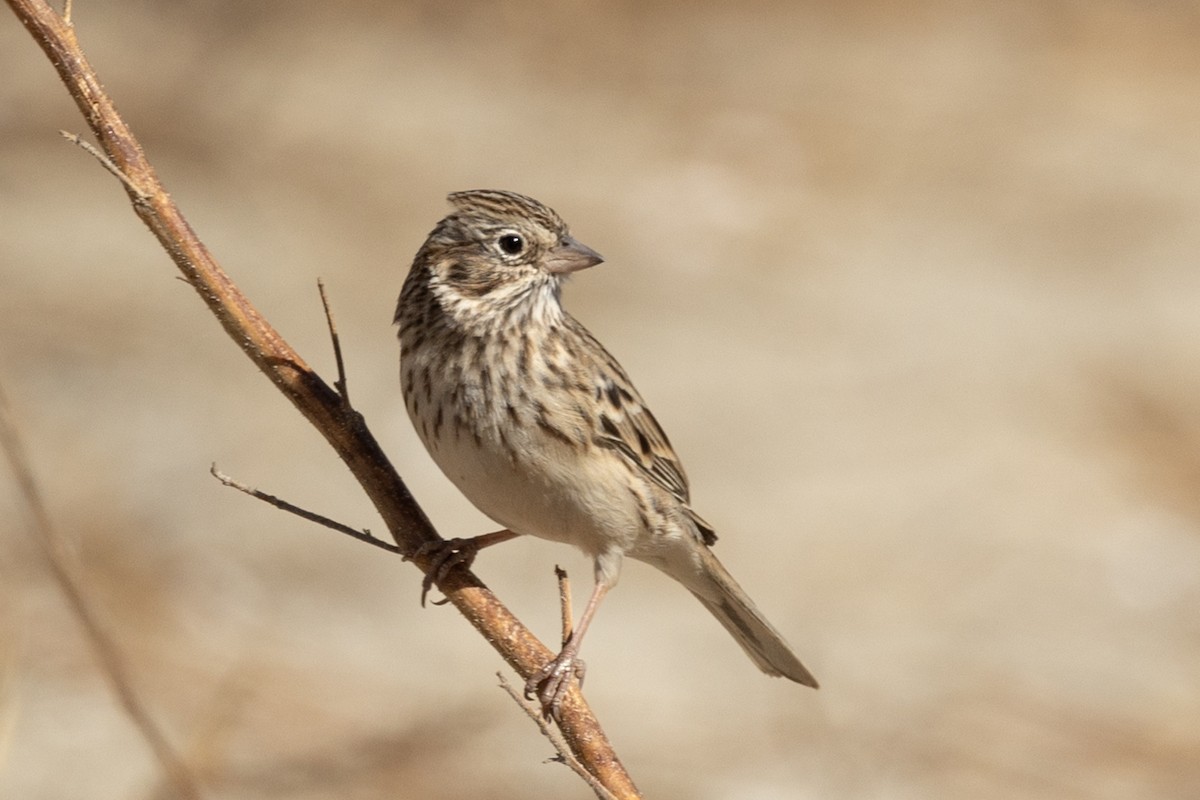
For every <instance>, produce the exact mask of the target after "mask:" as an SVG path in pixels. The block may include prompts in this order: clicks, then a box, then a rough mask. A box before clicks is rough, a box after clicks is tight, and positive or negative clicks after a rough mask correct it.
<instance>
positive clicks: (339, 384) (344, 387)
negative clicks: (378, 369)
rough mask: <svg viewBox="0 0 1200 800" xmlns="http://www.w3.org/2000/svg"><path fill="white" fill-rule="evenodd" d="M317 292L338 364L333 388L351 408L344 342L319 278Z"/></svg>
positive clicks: (334, 357)
mask: <svg viewBox="0 0 1200 800" xmlns="http://www.w3.org/2000/svg"><path fill="white" fill-rule="evenodd" d="M317 291H318V292H320V293H321V306H322V308H324V309H325V322H326V324H327V325H328V326H329V341H330V342H331V343H332V344H333V360H334V362H335V363H336V364H337V374H338V377H337V380H336V381H334V382H333V388H335V389H337V391H338V394H340V395H341V396H342V402H343V403H344V404H345V405H346V407H347V408H349V407H350V387H349V384H348V383H347V382H346V363H345V362H344V361H343V360H342V340H341V339H340V338H339V337H338V332H337V323H335V322H334V321H333V311H332V309H330V308H329V296H328V295H327V294H325V282H324V281H322V280H321V279H320V278H317Z"/></svg>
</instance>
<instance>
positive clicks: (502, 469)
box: [410, 409, 645, 557]
mask: <svg viewBox="0 0 1200 800" xmlns="http://www.w3.org/2000/svg"><path fill="white" fill-rule="evenodd" d="M410 416H411V409H410ZM414 424H415V426H416V428H417V431H418V435H420V436H421V439H422V441H423V442H424V444H425V447H426V449H427V450H428V451H429V454H430V456H432V457H433V460H434V462H435V463H436V464H437V465H438V467H439V468H441V470H442V472H443V473H444V474H445V475H446V477H447V478H449V479H450V481H451V482H452V483H454V485H455V486H457V487H458V489H459V490H460V491H461V492H462V493H463V494H464V495H465V496H466V497H467V499H468V500H470V501H471V502H472V503H473V504H474V505H475V507H476V508H478V509H479V510H480V511H482V512H483V513H484V514H486V515H487V516H489V517H491V518H492V519H493V520H495V521H496V522H498V523H499V524H500V525H502V526H504V527H505V528H508V529H509V530H511V531H513V532H515V533H519V534H525V535H530V536H537V537H539V538H542V539H549V540H551V541H557V542H565V543H567V544H572V545H575V546H576V547H579V548H581V549H582V550H583V551H584V552H585V553H587V554H588V555H590V556H592V557H597V556H600V555H603V554H611V553H625V552H628V551H630V550H631V549H633V548H634V547H635V545H636V543H637V541H638V539H639V538H640V537H641V536H643V535H644V534H645V532H644V531H643V530H642V528H643V526H644V523H643V522H642V519H643V517H642V515H641V514H640V513H639V508H638V501H637V498H636V497H635V495H634V493H633V492H632V491H631V489H630V486H629V473H628V469H627V468H626V467H625V466H624V465H623V464H622V463H621V462H620V461H619V459H618V458H617V457H616V456H615V455H614V454H612V453H611V452H610V451H606V450H599V449H596V448H595V447H594V446H593V445H590V444H588V445H587V446H586V447H587V448H588V449H587V450H586V451H585V452H583V453H581V452H579V450H578V449H577V448H576V446H574V445H567V444H566V443H564V442H561V441H559V440H557V439H554V438H552V437H550V436H549V435H547V434H545V433H543V432H542V431H540V430H539V429H537V427H536V426H533V425H521V426H517V425H506V427H505V428H504V432H503V440H502V438H501V434H500V433H499V431H498V429H495V428H493V429H492V431H491V432H481V433H480V436H479V438H478V440H477V439H476V437H475V436H474V435H472V434H471V433H468V432H467V431H465V430H458V431H457V432H456V431H454V430H451V429H450V428H451V426H449V425H443V428H442V431H441V435H440V436H438V437H436V441H433V440H432V439H433V438H434V437H428V438H427V437H426V436H425V433H424V432H423V431H422V427H421V425H420V423H419V421H417V420H415V419H414Z"/></svg>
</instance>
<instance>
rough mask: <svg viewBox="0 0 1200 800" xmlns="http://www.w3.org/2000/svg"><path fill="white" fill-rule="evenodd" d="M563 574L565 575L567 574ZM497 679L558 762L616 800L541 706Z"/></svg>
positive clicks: (603, 797) (602, 797) (605, 799)
mask: <svg viewBox="0 0 1200 800" xmlns="http://www.w3.org/2000/svg"><path fill="white" fill-rule="evenodd" d="M563 574H564V575H565V573H563ZM496 677H497V678H499V679H500V688H502V689H503V690H504V691H506V692H508V696H509V697H511V698H512V699H513V702H514V703H516V704H517V705H518V706H519V707H520V708H521V710H522V711H524V712H525V716H527V717H529V718H530V719H531V720H533V722H534V724H535V725H537V726H538V730H539V731H541V732H542V735H543V736H545V737H546V738H547V739H549V740H550V744H551V745H553V747H554V750H555V752H556V753H558V755H557V756H556V758H557V760H559V761H561V762H562V763H564V764H566V765H567V766H568V767H570V768H571V771H572V772H574V773H575V774H576V775H578V776H579V777H580V778H582V779H583V780H584V782H585V783H587V785H588V786H590V787H591V788H592V791H594V792H595V793H596V796H597V797H599V798H600V800H614V798H615V797H616V796H615V795H614V794H613V793H612V792H610V791H609V790H608V789H606V788H604V784H602V783H600V781H599V780H597V779H596V776H595V775H593V774H592V773H590V772H588V771H587V768H586V767H584V766H583V764H581V763H579V759H577V758H575V756H573V755H571V751H570V750H569V749H567V745H566V742H564V741H563V738H562V737H561V736H559V734H558V731H556V730H554V728H552V727H551V726H550V723H549V722H548V721H547V720H546V718H545V716H544V715H543V714H542V709H541V706H539V705H537V704H536V703H531V702H529V701H528V700H526V699H525V698H524V697H522V696H521V693H520V692H518V691H517V690H516V689H514V688H513V686H512V684H511V683H509V682H508V679H507V678H505V677H504V673H501V672H497V673H496Z"/></svg>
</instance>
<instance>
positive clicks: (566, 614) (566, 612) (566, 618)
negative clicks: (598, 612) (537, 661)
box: [554, 564, 575, 647]
mask: <svg viewBox="0 0 1200 800" xmlns="http://www.w3.org/2000/svg"><path fill="white" fill-rule="evenodd" d="M554 576H555V577H556V578H558V605H559V608H561V609H562V646H563V647H566V646H567V642H568V641H569V640H570V639H571V634H572V633H573V632H574V631H575V614H574V612H573V611H572V610H571V579H570V578H569V577H567V571H566V570H565V569H563V568H562V567H560V566H558V565H557V564H555V565H554Z"/></svg>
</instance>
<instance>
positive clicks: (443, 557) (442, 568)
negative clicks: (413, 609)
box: [411, 539, 479, 608]
mask: <svg viewBox="0 0 1200 800" xmlns="http://www.w3.org/2000/svg"><path fill="white" fill-rule="evenodd" d="M478 553H479V543H478V542H476V541H475V540H474V539H443V540H441V541H437V542H426V543H425V544H423V545H421V546H420V547H418V548H417V549H416V551H415V552H414V553H413V554H412V556H411V558H414V559H415V558H422V557H428V558H429V559H430V565H429V571H428V572H426V573H425V578H424V580H422V581H421V607H422V608H424V607H425V598H426V597H427V596H428V595H429V590H430V589H432V588H433V585H434V584H435V583H441V582H442V580H443V579H445V577H446V576H447V575H449V574H450V570H452V569H454V568H455V567H459V566H461V567H464V568H467V569H469V568H470V567H471V564H472V562H474V561H475V556H476V555H477V554H478ZM448 602H449V600H448V599H446V598H442V599H441V600H434V601H433V604H434V605H435V606H440V605H445V604H446V603H448Z"/></svg>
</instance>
